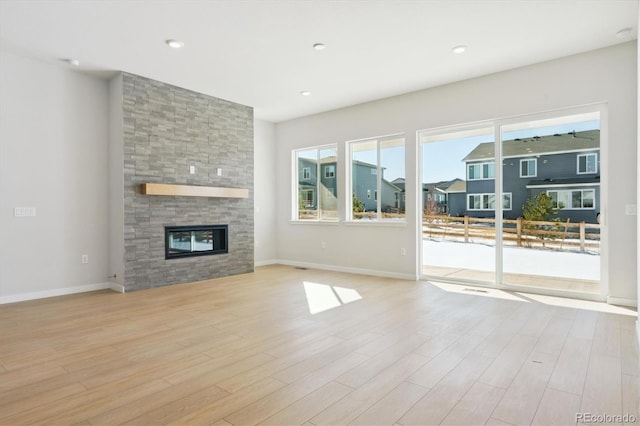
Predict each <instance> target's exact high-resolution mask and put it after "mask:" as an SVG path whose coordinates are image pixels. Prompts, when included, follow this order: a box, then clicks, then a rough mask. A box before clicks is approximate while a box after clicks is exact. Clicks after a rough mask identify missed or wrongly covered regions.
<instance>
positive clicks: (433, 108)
mask: <svg viewBox="0 0 640 426" xmlns="http://www.w3.org/2000/svg"><path fill="white" fill-rule="evenodd" d="M636 57H637V54H636V43H635V42H631V43H626V44H623V45H618V46H614V47H611V48H607V49H602V50H598V51H593V52H587V53H584V54H580V55H576V56H572V57H567V58H562V59H559V60H555V61H550V62H546V63H542V64H537V65H533V66H528V67H524V68H520V69H515V70H511V71H507V72H502V73H497V74H492V75H488V76H484V77H480V78H477V79H472V80H467V81H463V82H459V83H455V84H451V85H447V86H442V87H437V88H433V89H428V90H424V91H420V92H414V93H410V94H407V95H402V96H397V97H393V98H388V99H384V100H380V101H375V102H370V103H366V104H362V105H357V106H354V107H350V108H345V109H341V110H336V111H331V112H327V113H323V114H317V115H314V116H310V117H304V118H300V119H296V120H292V121H288V122H283V123H279V124H278V125H277V126H276V136H277V143H278V146H277V155H278V169H277V187H278V193H277V201H278V216H277V222H278V228H277V230H278V246H277V252H278V257H279V258H280V259H281V260H282V261H284V262H287V263H292V264H296V263H298V264H316V265H320V266H322V265H325V266H327V265H330V266H332V267H335V268H338V269H345V270H361V271H370V272H375V273H380V274H382V275H397V276H406V277H416V276H417V274H418V261H417V257H418V243H419V232H418V229H417V226H418V225H417V221H416V212H415V210H416V200H417V196H416V195H415V194H416V193H417V174H418V171H417V161H416V158H417V156H418V153H417V147H416V144H415V132H416V130H419V129H426V128H433V127H439V126H445V125H455V124H460V123H469V122H474V121H482V120H489V119H495V118H502V117H509V116H514V115H520V114H532V113H536V112H543V111H549V110H553V109H559V108H567V107H575V106H581V105H587V104H592V103H600V102H607V103H608V113H609V160H608V164H607V166H608V170H609V172H610V174H609V180H608V182H609V183H608V186H607V187H606V188H604V189H603V190H604V191H607V192H606V194H607V196H608V201H609V212H608V213H609V214H608V216H609V217H608V219H609V235H610V241H611V244H610V247H611V252H610V254H611V255H610V257H609V259H610V264H609V269H608V282H609V285H610V293H609V295H610V296H611V297H615V298H620V299H625V300H628V301H631V302H632V303H633V301H635V300H636V298H637V295H636V294H637V285H636V283H637V278H636V277H637V261H636V260H637V257H636V248H637V244H636V235H637V234H636V220H635V217H633V216H628V215H625V204H630V203H634V202H635V199H636V181H637V180H636V169H637V164H636V158H637V157H636V148H637V147H636V140H637V132H636V125H637V102H636V93H637V91H636V85H637V66H636ZM399 132H403V133H405V135H406V142H407V150H406V151H407V155H406V158H407V193H408V194H409V196H408V198H407V209H408V214H407V219H408V225H407V226H406V227H404V228H390V227H379V226H374V225H360V226H355V225H348V224H344V223H341V224H338V225H312V224H304V225H300V224H292V223H291V222H290V217H291V198H290V192H291V185H292V182H291V171H290V164H291V150H292V149H294V148H302V147H308V146H313V145H321V144H327V143H335V142H337V143H339V149H340V150H343V151H342V152H344V146H345V144H344V141H348V140H353V139H359V138H365V137H370V136H378V135H386V134H392V133H399ZM338 166H339V170H344V164H340V162H339V164H338ZM339 184H340V186H339V188H344V176H343V175H342V176H340V177H339ZM410 194H414V196H413V197H411V196H410ZM340 198H341V199H343V197H340ZM341 208H342V210H344V202H343V204H342V205H341ZM321 241H324V242H326V248H325V249H323V248H322V246H321ZM401 247H406V248H407V255H406V256H401V255H400V248H401Z"/></svg>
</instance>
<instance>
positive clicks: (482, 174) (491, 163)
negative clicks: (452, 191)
mask: <svg viewBox="0 0 640 426" xmlns="http://www.w3.org/2000/svg"><path fill="white" fill-rule="evenodd" d="M471 166H474V168H475V166H477V167H478V168H479V170H480V177H478V178H477V177H474V178H473V179H472V178H471V177H470V175H471V173H469V168H470V167H471ZM485 166H487V175H489V174H490V173H489V172H490V171H491V169H490V166H493V176H490V177H488V176H485ZM495 178H496V163H495V161H484V162H481V163H470V162H469V163H467V181H470V180H473V181H475V180H492V179H495Z"/></svg>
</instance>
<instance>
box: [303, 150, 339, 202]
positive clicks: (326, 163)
mask: <svg viewBox="0 0 640 426" xmlns="http://www.w3.org/2000/svg"><path fill="white" fill-rule="evenodd" d="M317 182H318V164H317V162H316V160H311V159H307V158H298V188H299V191H300V196H299V202H300V207H301V208H303V209H311V210H314V209H317V208H318V193H317V189H318V185H317ZM337 186H338V184H337V179H336V158H335V157H328V158H324V159H322V160H321V161H320V186H319V187H320V194H319V195H320V197H321V200H322V206H323V208H324V209H325V210H337V208H338V205H337V200H338V199H337Z"/></svg>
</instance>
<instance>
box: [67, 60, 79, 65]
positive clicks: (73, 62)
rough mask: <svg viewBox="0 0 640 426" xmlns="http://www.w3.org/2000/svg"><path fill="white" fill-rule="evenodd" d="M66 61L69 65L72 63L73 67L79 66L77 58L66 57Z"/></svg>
mask: <svg viewBox="0 0 640 426" xmlns="http://www.w3.org/2000/svg"><path fill="white" fill-rule="evenodd" d="M67 63H68V64H69V65H73V66H74V67H79V66H80V61H79V60H77V59H67Z"/></svg>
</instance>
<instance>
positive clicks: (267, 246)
mask: <svg viewBox="0 0 640 426" xmlns="http://www.w3.org/2000/svg"><path fill="white" fill-rule="evenodd" d="M253 155H254V160H253V164H254V173H253V176H254V187H253V193H254V209H255V212H254V213H255V215H254V226H255V231H254V232H255V236H254V237H255V238H254V241H255V258H254V262H255V265H256V266H260V265H266V264H270V263H273V262H274V261H275V259H276V258H277V256H276V198H275V193H276V176H275V171H276V170H277V165H276V135H275V125H274V124H273V123H269V122H267V121H262V120H257V119H256V120H254V123H253Z"/></svg>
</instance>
